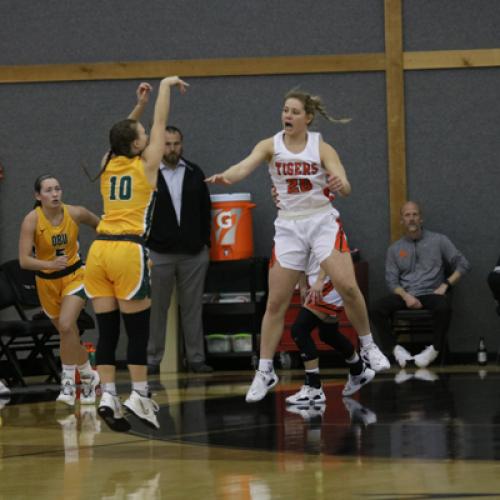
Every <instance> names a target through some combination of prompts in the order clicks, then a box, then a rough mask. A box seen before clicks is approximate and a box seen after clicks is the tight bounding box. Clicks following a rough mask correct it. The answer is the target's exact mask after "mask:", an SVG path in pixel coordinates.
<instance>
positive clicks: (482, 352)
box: [477, 337, 488, 366]
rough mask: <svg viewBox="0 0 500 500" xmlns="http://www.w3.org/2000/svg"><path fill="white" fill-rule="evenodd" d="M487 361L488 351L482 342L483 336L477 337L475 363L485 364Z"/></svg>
mask: <svg viewBox="0 0 500 500" xmlns="http://www.w3.org/2000/svg"><path fill="white" fill-rule="evenodd" d="M487 363H488V351H487V350H486V345H485V343H484V337H480V338H479V346H478V347H477V364H478V365H482V366H483V365H486V364H487Z"/></svg>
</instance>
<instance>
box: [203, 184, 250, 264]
mask: <svg viewBox="0 0 500 500" xmlns="http://www.w3.org/2000/svg"><path fill="white" fill-rule="evenodd" d="M210 199H211V200H212V232H211V235H210V239H211V248H210V259H211V260H240V259H248V258H250V257H252V256H253V227H252V213H251V212H250V209H252V208H254V207H255V203H252V201H251V199H252V196H251V195H250V193H230V194H212V195H211V196H210Z"/></svg>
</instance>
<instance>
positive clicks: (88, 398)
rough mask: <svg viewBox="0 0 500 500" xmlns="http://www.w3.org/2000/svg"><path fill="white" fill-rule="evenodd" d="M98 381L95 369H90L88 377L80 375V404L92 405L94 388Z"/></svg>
mask: <svg viewBox="0 0 500 500" xmlns="http://www.w3.org/2000/svg"><path fill="white" fill-rule="evenodd" d="M99 382H100V378H99V373H97V370H92V374H91V375H90V377H86V376H82V377H81V393H80V404H82V405H93V404H94V403H95V389H96V387H97V386H98V385H99Z"/></svg>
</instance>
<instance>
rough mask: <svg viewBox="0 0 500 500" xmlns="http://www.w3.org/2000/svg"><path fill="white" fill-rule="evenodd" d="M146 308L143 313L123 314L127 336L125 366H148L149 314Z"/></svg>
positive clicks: (148, 309)
mask: <svg viewBox="0 0 500 500" xmlns="http://www.w3.org/2000/svg"><path fill="white" fill-rule="evenodd" d="M150 311H151V309H150V308H149V307H148V308H147V309H144V311H139V312H136V313H131V314H123V323H124V325H125V331H126V332H127V336H128V346H127V364H129V365H147V364H148V355H147V351H148V340H149V312H150Z"/></svg>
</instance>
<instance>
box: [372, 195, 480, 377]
mask: <svg viewBox="0 0 500 500" xmlns="http://www.w3.org/2000/svg"><path fill="white" fill-rule="evenodd" d="M422 222H423V220H422V213H421V210H420V207H419V205H418V204H417V203H415V202H413V201H407V202H406V203H405V204H404V205H403V207H402V208H401V224H402V225H403V226H404V229H405V236H403V237H402V238H401V239H400V240H398V241H396V242H395V243H393V244H392V245H391V246H390V247H389V249H388V251H387V257H386V267H385V279H386V283H387V286H388V287H389V289H390V290H391V291H392V294H391V295H389V296H387V297H384V298H382V299H381V300H379V301H378V302H377V303H376V304H375V306H374V308H373V310H372V311H371V314H370V317H371V321H372V323H373V327H374V330H375V333H376V334H378V336H379V340H380V342H381V347H382V349H383V350H384V351H385V352H386V353H389V352H391V351H392V353H393V354H394V357H395V359H396V361H397V362H398V363H399V365H400V366H401V367H402V368H404V366H405V365H406V362H407V361H409V360H410V359H413V360H414V361H415V364H416V365H417V366H419V367H420V368H425V367H426V366H428V365H429V364H431V363H432V362H433V361H434V360H435V359H436V358H437V356H438V354H439V350H440V349H441V346H442V345H443V341H444V339H445V335H446V332H447V330H448V326H449V323H450V318H451V307H450V299H449V297H448V296H447V294H446V292H447V291H448V289H449V288H450V287H452V286H454V285H455V284H456V283H457V281H458V280H459V279H460V277H461V276H463V275H464V274H465V273H466V272H467V271H468V270H469V269H470V264H469V262H468V261H467V259H466V258H465V257H464V256H463V255H462V254H461V253H460V252H459V251H458V250H457V249H456V248H455V246H454V245H453V243H452V242H451V241H450V240H449V239H448V238H447V237H446V236H444V235H443V234H439V233H434V232H431V231H427V230H426V229H423V227H422ZM445 269H452V270H453V272H452V274H450V275H449V276H446V275H445ZM400 309H427V310H430V311H432V314H433V321H434V338H433V342H432V345H430V346H427V347H426V348H425V349H424V350H423V351H422V352H421V353H419V354H417V355H415V356H412V355H411V354H410V353H409V352H408V351H407V350H406V349H405V348H404V347H402V346H400V345H395V339H394V336H393V335H392V332H391V318H392V315H393V313H394V312H395V311H398V310H400Z"/></svg>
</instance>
